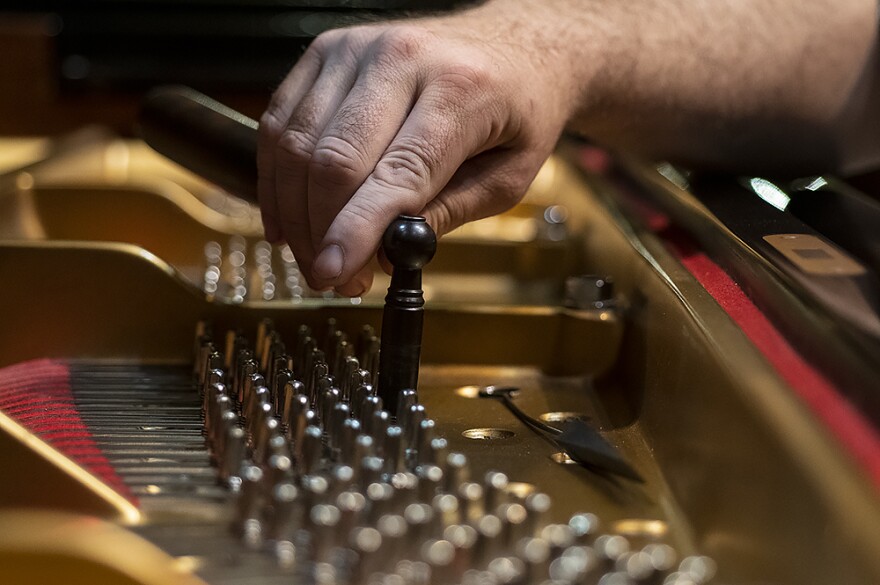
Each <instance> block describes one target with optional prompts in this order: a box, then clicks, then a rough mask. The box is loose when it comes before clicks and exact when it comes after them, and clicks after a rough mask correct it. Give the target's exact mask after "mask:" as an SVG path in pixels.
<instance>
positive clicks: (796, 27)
mask: <svg viewBox="0 0 880 585" xmlns="http://www.w3.org/2000/svg"><path fill="white" fill-rule="evenodd" d="M876 10H877V6H876V3H875V2H874V1H873V0H846V1H835V0H813V1H811V2H791V1H790V0H741V1H739V2H717V1H715V0H665V1H663V2H658V1H656V0H641V1H637V2H617V1H614V0H582V1H580V2H574V1H572V0H560V1H558V2H557V1H552V2H548V1H546V0H541V1H534V2H527V1H523V0H494V1H491V2H489V3H487V4H485V5H483V6H482V7H480V8H478V9H477V10H476V12H478V13H479V12H480V11H483V12H484V13H489V12H493V13H495V14H497V15H502V16H501V17H500V18H499V17H496V21H500V22H501V23H502V24H501V25H500V26H499V32H498V34H497V37H498V38H502V35H504V34H507V33H508V32H509V31H510V30H513V32H514V33H515V34H514V35H513V36H510V37H509V39H510V40H508V41H507V42H520V43H533V44H534V46H535V48H536V50H539V51H545V52H546V55H547V56H546V59H547V60H548V61H551V60H552V64H551V65H552V66H554V67H559V68H561V70H562V71H563V72H566V73H567V74H568V75H567V79H568V81H566V80H565V77H564V76H562V77H561V81H560V87H559V89H560V91H562V92H563V93H569V94H570V95H571V100H572V101H573V104H572V110H571V114H570V126H571V127H572V128H573V129H575V130H577V131H578V132H581V133H583V134H585V135H587V136H589V137H590V138H592V139H594V140H596V141H597V142H599V143H602V144H605V145H608V146H610V147H612V148H622V149H626V150H629V151H634V152H638V153H640V154H643V155H645V156H648V157H653V158H665V159H670V160H675V161H680V162H684V163H687V164H692V165H695V166H701V167H710V168H725V169H748V170H754V171H763V170H777V171H778V170H782V171H787V170H791V171H795V172H797V171H800V170H817V169H820V168H823V169H824V168H829V167H840V166H842V165H844V163H846V162H848V161H852V160H854V159H860V158H861V159H865V158H870V157H871V154H872V153H871V152H870V151H871V149H872V146H873V144H876V143H877V142H880V141H878V140H877V139H876V134H875V135H873V140H865V139H864V138H865V136H864V128H866V124H865V120H868V122H869V124H870V122H871V121H873V120H876V119H877V117H878V116H877V114H876V111H877V109H878V107H880V103H878V101H877V100H876V99H870V95H869V94H871V90H872V88H873V87H874V85H875V83H874V80H873V77H874V72H873V69H872V67H870V66H869V64H868V62H869V58H870V57H871V55H872V52H873V49H874V40H875V36H876V22H877V17H876ZM505 22H506V24H505ZM516 26H520V27H521V28H520V30H519V31H516V30H514V29H515V27H516ZM539 28H540V29H541V30H540V31H539V30H538V29H539ZM516 33H518V35H517V34H516ZM868 127H870V126H868ZM860 130H862V134H863V136H862V137H861V139H860V137H859V131H860Z"/></svg>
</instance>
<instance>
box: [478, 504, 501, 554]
mask: <svg viewBox="0 0 880 585" xmlns="http://www.w3.org/2000/svg"><path fill="white" fill-rule="evenodd" d="M474 528H475V529H476V530H477V542H476V546H475V548H474V556H475V560H476V562H477V564H478V565H480V566H485V565H488V564H489V561H491V560H492V559H494V558H495V557H497V556H498V555H499V553H500V552H501V550H502V542H501V530H502V528H503V524H502V523H501V519H500V518H499V517H498V516H496V515H494V514H483V515H482V516H481V517H480V518H478V519H477V521H476V522H475V523H474Z"/></svg>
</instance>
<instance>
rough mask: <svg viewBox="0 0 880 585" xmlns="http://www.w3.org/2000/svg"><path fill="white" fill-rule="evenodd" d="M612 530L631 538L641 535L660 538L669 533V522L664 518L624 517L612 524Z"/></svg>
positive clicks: (642, 536)
mask: <svg viewBox="0 0 880 585" xmlns="http://www.w3.org/2000/svg"><path fill="white" fill-rule="evenodd" d="M611 530H612V531H613V532H615V533H617V534H622V535H624V536H627V537H630V538H637V537H641V538H650V539H653V540H658V539H661V538H663V537H665V536H666V535H667V534H669V524H667V523H666V522H664V521H663V520H649V519H644V518H623V519H622V520H618V521H617V522H615V523H614V524H612V525H611Z"/></svg>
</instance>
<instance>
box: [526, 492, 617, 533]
mask: <svg viewBox="0 0 880 585" xmlns="http://www.w3.org/2000/svg"><path fill="white" fill-rule="evenodd" d="M539 495H541V496H544V498H546V500H547V504H546V506H541V505H540V504H539V505H538V507H539V508H543V510H542V511H541V514H543V513H544V512H546V511H547V509H549V508H550V496H547V495H544V494H531V495H530V496H529V497H533V496H535V497H537V496H539ZM526 505H527V506H528V505H529V498H526ZM532 507H534V504H532ZM533 513H534V512H532V510H531V509H530V510H529V514H530V515H531V514H533ZM568 526H569V527H570V528H571V532H572V534H573V535H574V538H575V541H576V542H577V543H578V544H592V542H593V539H594V538H596V536H597V535H598V534H599V529H600V527H601V524H600V523H599V518H598V517H597V516H596V515H595V514H590V513H589V512H587V513H579V514H574V515H573V516H572V517H571V518H570V519H569V521H568Z"/></svg>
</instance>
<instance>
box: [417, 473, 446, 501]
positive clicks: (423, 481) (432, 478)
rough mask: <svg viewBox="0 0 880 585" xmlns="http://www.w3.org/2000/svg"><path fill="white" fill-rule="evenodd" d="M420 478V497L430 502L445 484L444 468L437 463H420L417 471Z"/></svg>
mask: <svg viewBox="0 0 880 585" xmlns="http://www.w3.org/2000/svg"><path fill="white" fill-rule="evenodd" d="M415 474H416V477H418V478H419V499H420V500H421V501H423V502H430V501H431V500H433V499H434V496H436V495H437V494H438V493H440V488H441V487H442V485H443V470H442V469H440V468H439V467H437V466H436V465H430V464H428V465H420V466H418V467H417V468H416V471H415Z"/></svg>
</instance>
